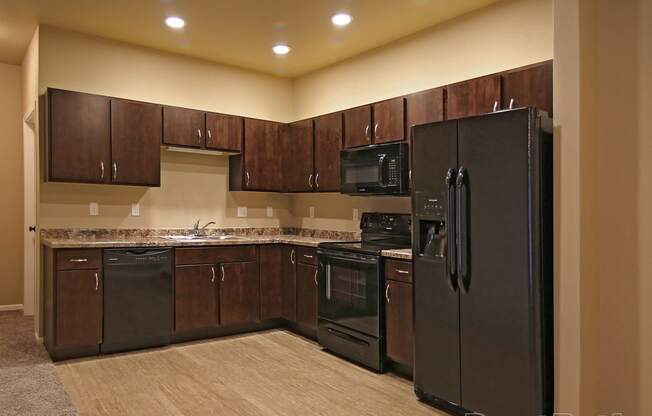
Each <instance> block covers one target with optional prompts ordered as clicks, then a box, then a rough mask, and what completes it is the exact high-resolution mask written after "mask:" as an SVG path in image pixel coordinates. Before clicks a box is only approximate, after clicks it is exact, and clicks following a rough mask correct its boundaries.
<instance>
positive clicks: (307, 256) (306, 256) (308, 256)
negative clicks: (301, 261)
mask: <svg viewBox="0 0 652 416" xmlns="http://www.w3.org/2000/svg"><path fill="white" fill-rule="evenodd" d="M303 257H305V258H307V259H311V258H313V257H314V256H311V255H309V254H304V255H303Z"/></svg>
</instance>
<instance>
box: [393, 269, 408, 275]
mask: <svg viewBox="0 0 652 416" xmlns="http://www.w3.org/2000/svg"><path fill="white" fill-rule="evenodd" d="M394 270H396V273H400V274H409V273H410V272H408V271H407V270H401V269H394Z"/></svg>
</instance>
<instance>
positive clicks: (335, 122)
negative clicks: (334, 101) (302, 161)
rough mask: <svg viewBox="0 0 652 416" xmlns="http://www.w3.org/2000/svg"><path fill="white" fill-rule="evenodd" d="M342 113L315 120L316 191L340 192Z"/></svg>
mask: <svg viewBox="0 0 652 416" xmlns="http://www.w3.org/2000/svg"><path fill="white" fill-rule="evenodd" d="M342 123H343V121H342V113H333V114H328V115H325V116H321V117H317V118H315V190H316V191H319V192H337V191H339V190H340V151H341V150H342V127H343V124H342Z"/></svg>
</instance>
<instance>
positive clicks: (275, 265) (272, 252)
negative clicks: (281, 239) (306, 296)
mask: <svg viewBox="0 0 652 416" xmlns="http://www.w3.org/2000/svg"><path fill="white" fill-rule="evenodd" d="M259 250H260V251H259V253H260V319H261V320H265V319H275V318H280V317H281V316H282V315H283V276H282V274H281V273H282V270H281V256H282V249H281V246H280V245H272V246H261V247H260V249H259Z"/></svg>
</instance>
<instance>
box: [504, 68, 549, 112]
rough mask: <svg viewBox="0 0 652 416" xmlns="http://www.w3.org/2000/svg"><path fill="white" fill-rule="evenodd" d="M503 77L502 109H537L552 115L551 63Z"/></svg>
mask: <svg viewBox="0 0 652 416" xmlns="http://www.w3.org/2000/svg"><path fill="white" fill-rule="evenodd" d="M502 77H503V108H510V105H511V107H512V108H517V107H537V108H539V109H541V110H545V111H547V112H548V113H549V114H550V115H552V61H548V62H544V63H542V64H538V65H533V66H530V67H527V68H525V69H519V70H515V71H510V72H507V73H505V74H503V75H502Z"/></svg>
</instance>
